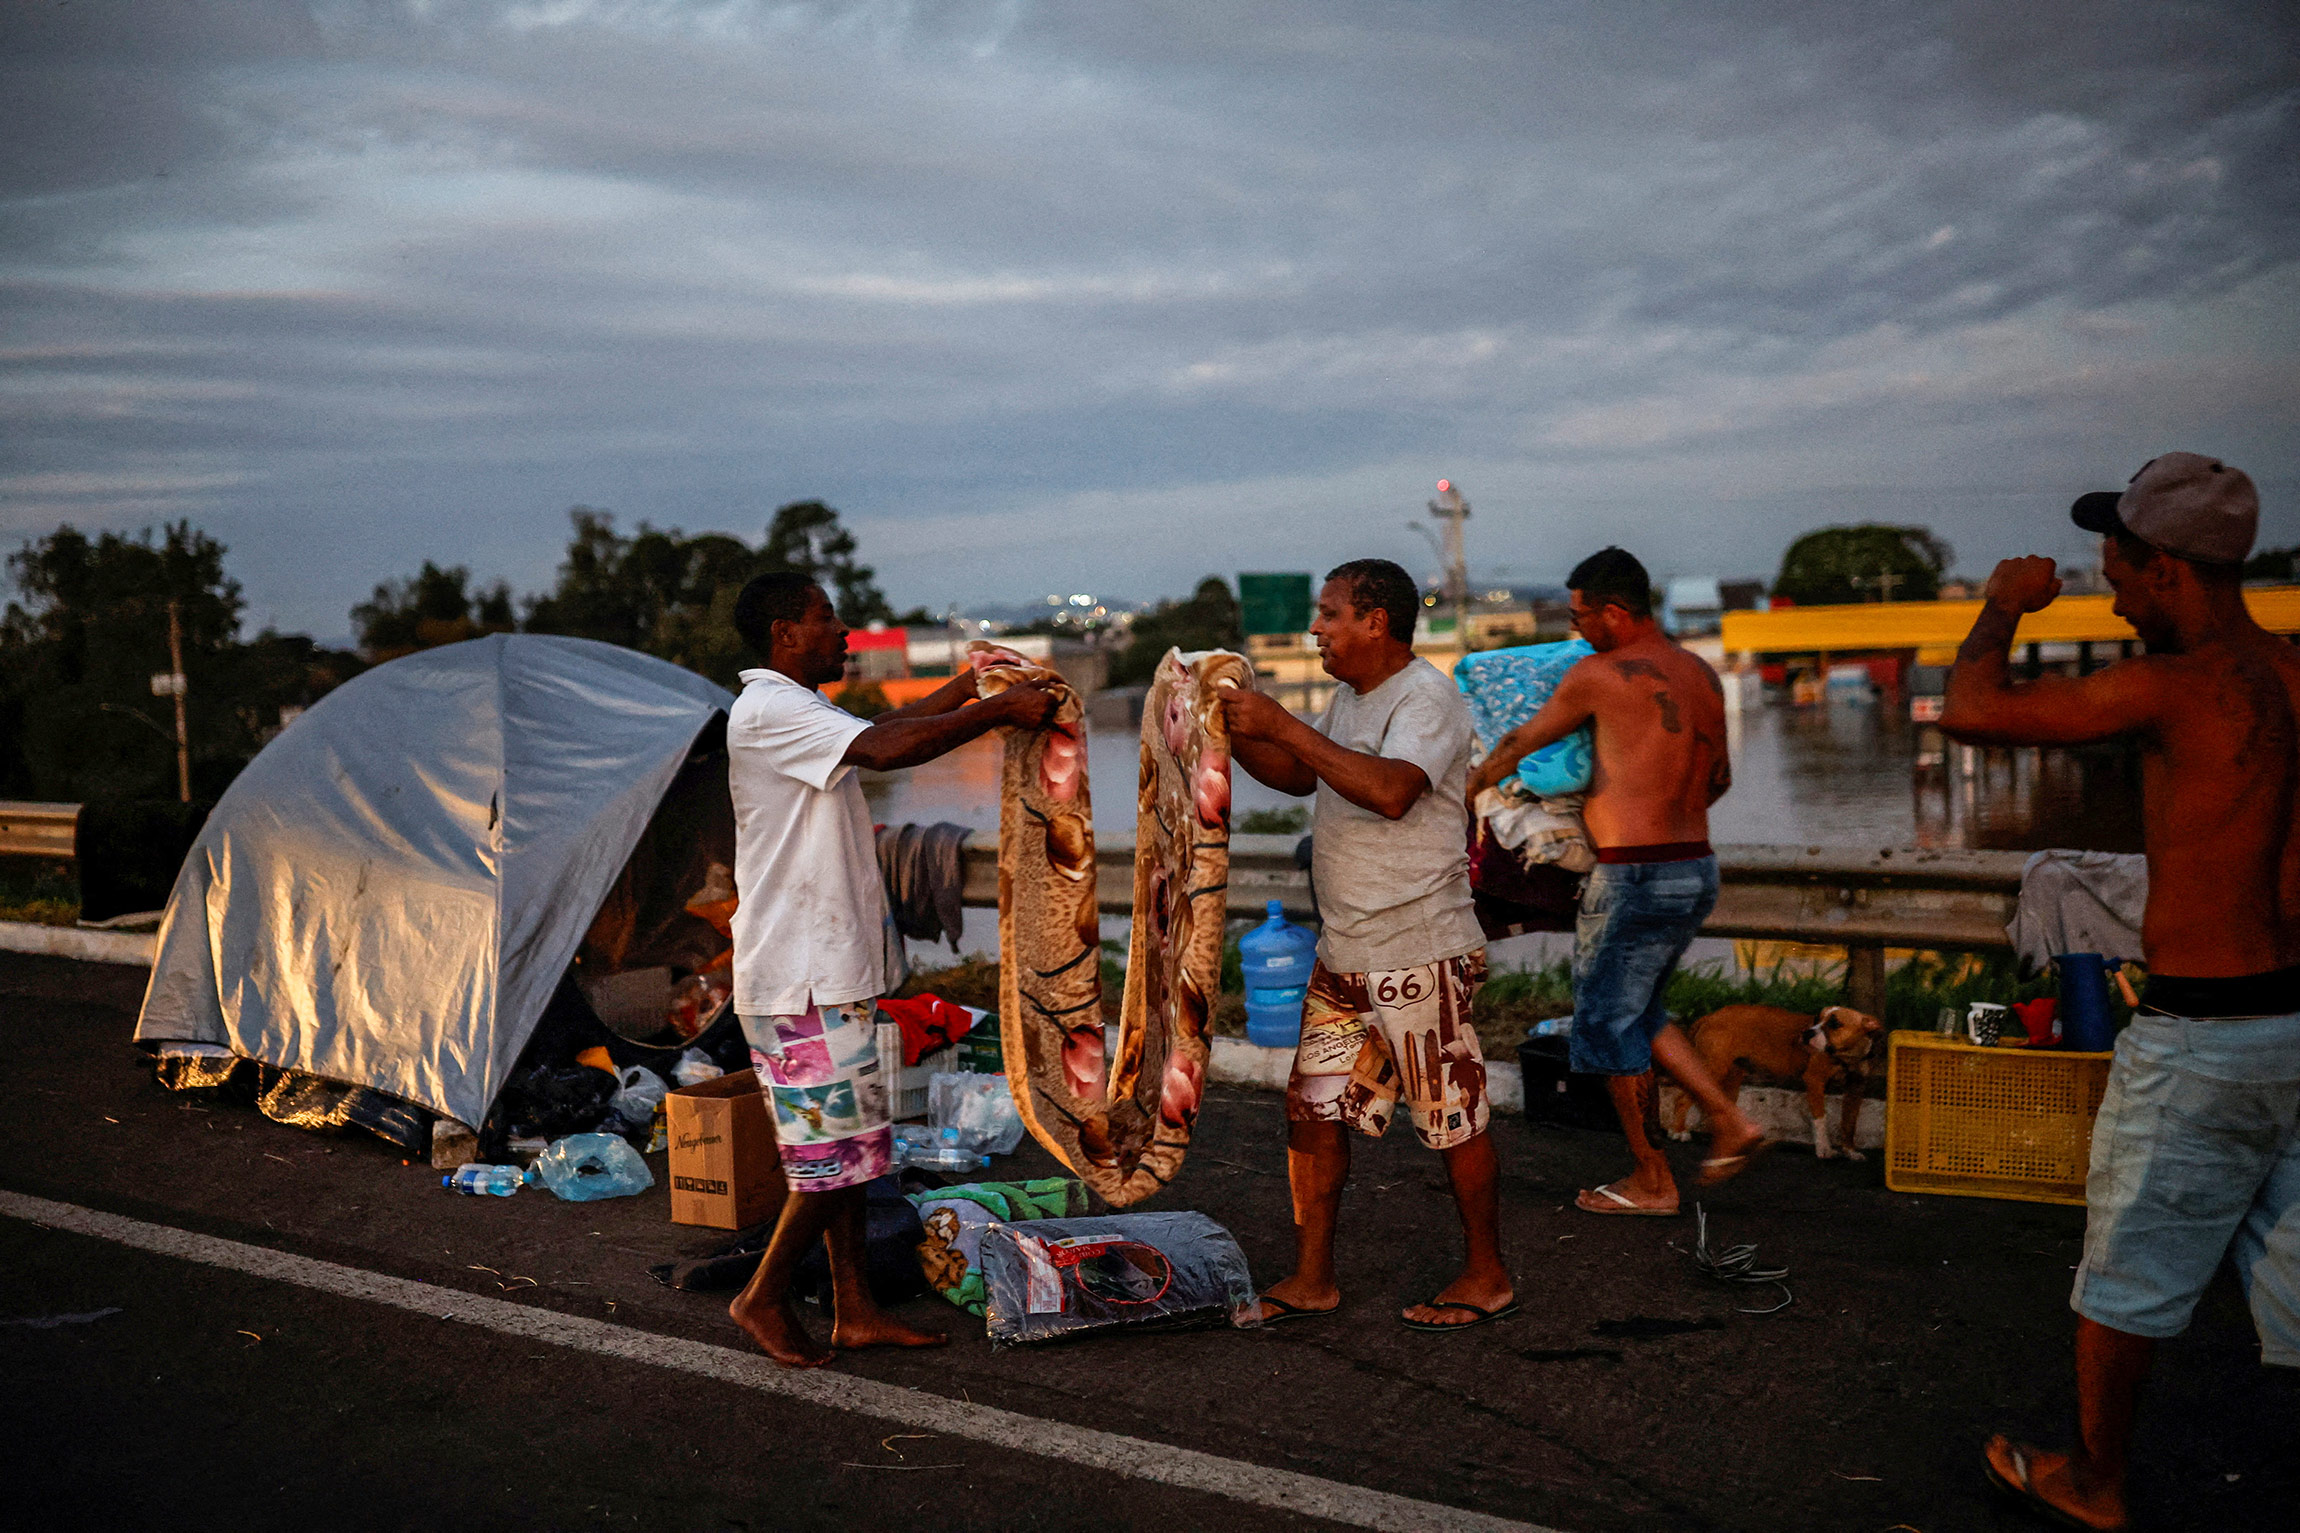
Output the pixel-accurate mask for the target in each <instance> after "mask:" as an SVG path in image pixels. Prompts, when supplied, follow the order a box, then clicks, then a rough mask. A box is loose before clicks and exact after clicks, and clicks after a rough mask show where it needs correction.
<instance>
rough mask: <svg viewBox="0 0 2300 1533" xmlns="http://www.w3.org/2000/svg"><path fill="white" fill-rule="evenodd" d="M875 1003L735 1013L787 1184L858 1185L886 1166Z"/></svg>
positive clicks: (888, 1141)
mask: <svg viewBox="0 0 2300 1533" xmlns="http://www.w3.org/2000/svg"><path fill="white" fill-rule="evenodd" d="M877 1005H878V1003H877V1002H876V1001H855V1002H852V1003H850V1004H848V1005H845V1006H816V1007H812V1008H810V1009H808V1010H806V1011H803V1012H800V1013H799V1014H798V1015H797V1016H791V1017H743V1016H738V1018H737V1020H738V1021H739V1022H741V1023H742V1027H743V1037H744V1039H745V1040H747V1041H748V1042H749V1044H750V1045H751V1068H752V1069H754V1070H756V1071H757V1072H758V1075H759V1089H760V1090H761V1091H763V1092H765V1093H766V1097H767V1103H768V1105H769V1106H770V1107H772V1108H773V1109H774V1114H775V1140H776V1142H777V1144H778V1146H779V1147H780V1149H781V1151H782V1159H783V1179H784V1180H785V1181H787V1182H789V1183H790V1188H791V1191H793V1192H832V1191H835V1190H837V1189H838V1188H841V1187H859V1186H861V1185H863V1184H864V1183H866V1182H869V1181H872V1180H874V1179H875V1178H878V1177H881V1176H884V1175H886V1173H887V1172H888V1171H889V1170H890V1169H892V1166H893V1160H894V1138H893V1134H892V1133H891V1131H890V1130H889V1129H888V1127H887V1122H888V1120H887V1102H886V1085H885V1082H884V1081H882V1080H881V1079H880V1078H879V1069H878V1027H877V1024H876V1021H875V1012H876V1009H877Z"/></svg>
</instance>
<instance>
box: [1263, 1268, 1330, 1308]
mask: <svg viewBox="0 0 2300 1533" xmlns="http://www.w3.org/2000/svg"><path fill="white" fill-rule="evenodd" d="M1262 1297H1263V1298H1264V1299H1276V1300H1278V1301H1279V1302H1280V1303H1283V1304H1290V1305H1292V1306H1293V1307H1294V1308H1295V1309H1297V1310H1300V1311H1302V1312H1303V1313H1304V1314H1312V1315H1314V1314H1320V1313H1323V1312H1324V1311H1326V1310H1329V1309H1332V1308H1333V1307H1334V1306H1336V1305H1337V1304H1340V1303H1341V1302H1342V1291H1341V1290H1340V1289H1339V1288H1337V1287H1335V1286H1334V1285H1333V1284H1331V1283H1328V1284H1327V1285H1326V1286H1325V1287H1323V1288H1320V1287H1318V1286H1317V1285H1315V1284H1313V1283H1307V1282H1304V1281H1303V1280H1302V1275H1301V1274H1300V1273H1298V1272H1297V1273H1295V1274H1294V1275H1293V1276H1292V1277H1290V1278H1287V1279H1286V1280H1285V1281H1284V1282H1281V1283H1272V1284H1271V1285H1270V1286H1269V1287H1267V1288H1265V1289H1263V1290H1262ZM1278 1315H1279V1311H1277V1310H1274V1309H1272V1308H1270V1306H1269V1305H1268V1304H1264V1305H1263V1306H1262V1318H1263V1319H1264V1320H1275V1319H1277V1318H1278Z"/></svg>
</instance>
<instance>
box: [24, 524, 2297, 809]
mask: <svg viewBox="0 0 2300 1533" xmlns="http://www.w3.org/2000/svg"><path fill="white" fill-rule="evenodd" d="M569 521H570V524H571V534H570V536H569V539H568V542H567V547H566V552H565V556H564V557H563V558H562V560H561V561H560V564H559V567H558V569H557V571H556V572H555V577H554V580H553V583H552V586H551V588H550V589H549V590H547V591H543V592H538V593H533V594H530V595H528V596H526V597H524V598H519V597H515V596H514V595H513V593H512V591H511V589H510V587H509V586H508V584H506V583H505V582H503V581H500V580H498V581H496V582H494V583H492V584H487V585H475V584H474V583H473V580H472V577H471V572H470V570H469V569H468V568H467V567H466V566H463V565H449V566H442V565H439V564H436V563H433V562H431V561H426V562H425V563H424V564H423V566H422V568H421V569H420V570H418V571H417V572H416V573H415V574H414V575H412V576H408V577H405V578H402V579H395V580H387V581H384V582H382V583H380V584H378V585H377V586H376V587H375V589H374V592H373V594H372V595H370V597H369V598H368V599H367V600H366V601H363V602H360V603H359V604H358V605H356V606H354V607H353V608H352V609H351V621H352V626H353V631H354V633H355V634H356V636H357V639H356V643H357V650H356V652H355V651H352V650H341V649H331V648H328V647H326V646H323V645H320V644H318V643H315V642H314V641H313V640H312V639H310V638H308V637H306V636H303V635H300V634H282V633H277V632H274V631H272V630H270V629H266V630H265V631H263V632H262V633H259V634H257V635H255V636H254V637H253V638H242V637H241V635H240V616H241V612H242V610H243V607H244V603H243V602H242V600H241V595H240V586H239V582H237V581H236V580H234V579H232V578H231V576H230V575H229V573H228V572H227V571H226V569H225V566H224V556H225V553H226V550H225V548H224V546H223V545H222V544H221V543H219V542H217V541H216V540H215V539H214V538H212V537H210V536H208V535H207V534H206V533H204V532H202V531H199V530H198V529H196V528H194V527H193V526H192V525H191V524H190V523H189V522H178V523H174V524H171V525H169V526H166V527H164V528H162V529H160V530H159V531H158V533H157V534H155V533H154V532H153V531H152V530H150V529H147V530H146V531H144V532H143V533H141V534H139V535H137V536H134V537H129V536H125V535H122V534H119V533H112V532H106V533H101V534H97V535H95V536H92V537H91V536H90V535H88V534H86V533H83V532H80V531H79V530H77V529H75V528H70V527H63V528H59V529H57V531H56V532H54V533H53V534H50V535H49V536H47V537H45V538H40V539H36V540H33V541H30V542H27V543H26V544H24V545H23V547H22V548H21V549H19V550H18V551H17V552H16V553H14V554H12V555H10V556H9V557H8V559H7V572H8V575H9V577H10V579H11V581H12V583H13V585H14V587H15V597H14V599H12V600H11V601H10V602H9V603H8V605H7V607H6V608H5V610H4V611H0V798H29V799H55V800H63V801H71V802H85V801H93V800H97V799H102V798H137V797H152V798H168V797H173V796H174V791H175V783H174V763H175V746H174V719H173V709H172V705H171V704H170V702H169V701H168V700H167V699H165V698H162V697H157V696H155V695H153V693H152V691H151V684H150V679H151V677H152V676H154V675H155V674H162V673H165V672H167V671H168V670H169V668H170V660H169V654H168V605H169V603H170V602H171V601H172V602H174V603H175V604H176V607H177V614H178V620H179V623H180V626H181V632H182V640H183V652H184V671H185V674H186V676H187V678H188V683H189V692H190V696H191V698H192V700H193V704H192V707H191V708H190V710H189V731H190V736H191V756H192V778H193V796H194V797H195V798H196V799H201V800H212V799H213V798H214V797H215V795H217V794H218V793H220V792H222V790H223V788H224V786H225V785H226V784H227V783H229V781H230V780H231V778H232V776H233V775H234V774H235V773H237V771H238V770H239V768H240V767H241V766H242V765H244V764H245V763H246V762H247V761H248V760H249V759H250V758H251V757H252V756H253V755H254V754H255V752H256V751H257V750H259V749H260V748H261V747H262V745H263V743H264V741H265V740H267V739H268V738H270V736H271V735H272V734H273V733H275V732H277V730H278V729H279V728H280V726H281V723H282V720H283V718H284V717H286V716H288V711H289V710H293V709H297V708H302V707H308V706H309V705H310V704H312V703H314V702H316V701H318V699H319V698H320V697H321V696H322V695H324V694H325V693H326V692H327V691H328V690H330V689H331V688H333V687H335V686H338V685H340V684H341V683H343V682H344V681H346V680H348V679H350V678H351V677H352V676H354V675H357V674H358V673H359V672H360V671H362V670H364V669H366V668H367V667H368V666H370V665H374V664H379V663H382V662H384V661H387V660H391V659H395V658H397V657H399V656H401V655H405V654H410V653H413V652H414V651H416V650H418V649H424V648H429V647H431V646H434V645H440V644H452V643H456V642H459V641H461V640H465V639H471V638H476V637H479V636H481V635H484V634H489V633H505V632H512V631H525V632H528V633H548V634H565V635H571V636H574V637H579V638H588V639H598V640H603V641H604V642H607V643H610V644H620V645H624V646H627V647H629V648H632V649H637V650H641V651H644V652H645V653H647V654H651V655H655V656H657V657H659V658H661V659H664V660H668V661H671V662H672V663H673V664H676V665H682V666H685V667H687V668H689V669H690V670H694V671H697V672H699V673H701V674H702V675H705V676H708V677H710V678H711V679H712V680H713V681H716V682H718V683H719V684H721V685H722V686H726V687H729V688H730V689H731V688H732V687H734V686H735V685H736V683H737V681H738V679H739V678H738V676H737V673H738V672H739V671H740V670H741V669H742V667H743V666H744V665H745V664H746V663H748V661H749V658H750V657H748V656H747V655H746V654H745V651H744V646H743V643H742V640H741V638H740V636H739V635H737V634H736V633H735V631H734V623H733V613H734V601H735V596H736V594H737V593H738V592H739V591H741V589H742V587H743V584H744V582H746V581H748V580H749V579H750V578H751V577H752V576H754V575H757V574H761V573H764V572H768V571H774V570H799V571H803V572H805V573H807V574H809V575H811V576H813V577H814V578H815V579H817V580H818V581H820V582H821V583H822V584H823V586H824V587H825V588H826V589H827V590H829V591H830V592H831V593H832V596H833V600H834V602H835V604H836V606H837V608H838V611H839V615H840V617H842V618H843V619H845V620H846V621H847V622H848V623H850V624H853V625H856V626H858V627H859V626H862V625H864V624H868V623H871V622H874V621H882V622H888V623H894V624H903V625H930V624H934V623H938V622H939V621H940V619H939V618H938V617H937V616H936V615H935V614H932V613H929V612H927V611H925V610H923V609H914V610H912V611H910V612H905V613H900V614H898V613H896V612H895V611H894V610H893V609H892V607H891V605H890V604H889V603H888V601H887V599H886V595H885V593H884V592H883V591H882V590H881V589H880V588H879V585H878V579H877V573H876V571H875V570H874V569H873V568H872V567H871V566H869V565H867V564H864V563H862V562H861V560H860V557H859V553H860V551H859V549H858V547H857V544H856V541H855V538H854V535H853V533H852V532H850V531H849V530H848V529H847V528H845V527H844V526H843V525H841V523H840V520H839V514H838V512H837V511H835V510H834V509H832V508H831V507H830V506H828V505H825V504H824V503H823V502H821V501H819V500H803V501H793V502H791V503H789V504H787V505H784V506H781V507H779V508H778V509H777V510H776V511H775V513H774V515H773V517H772V518H771V519H770V520H769V522H768V524H767V527H766V529H765V537H764V538H763V540H762V541H761V543H760V544H759V545H758V546H757V547H753V546H752V545H750V544H749V543H747V542H745V541H744V540H742V539H740V538H737V537H734V536H731V535H729V534H726V533H721V532H704V533H697V534H694V535H689V534H687V533H684V532H682V531H680V530H679V529H678V528H675V527H674V528H658V527H654V526H651V525H649V524H648V523H645V522H641V523H640V524H639V525H638V527H637V528H636V529H635V530H633V531H631V532H628V533H626V532H623V531H620V530H618V529H617V527H616V525H615V518H614V517H613V515H611V514H610V513H608V512H606V511H602V510H598V509H595V508H592V507H588V506H577V507H575V508H573V509H572V510H571V511H570V512H569ZM2296 554H2300V550H2293V549H2268V550H2263V551H2262V552H2261V553H2259V554H2256V555H2255V556H2254V557H2253V559H2252V561H2251V563H2250V564H2248V565H2247V566H2246V570H2245V574H2246V576H2247V577H2248V578H2252V579H2283V580H2290V579H2292V578H2293V576H2294V573H2295V567H2294V566H2295V556H2296ZM1953 557H1954V556H1953V553H1952V551H1951V550H1950V548H1949V546H1948V545H1947V544H1946V543H1944V542H1942V541H1941V540H1940V539H1939V538H1937V537H1935V536H1934V535H1933V534H1932V533H1931V531H1930V530H1928V529H1926V528H1924V527H1913V526H1896V525H1887V524H1875V523H1871V524H1862V525H1857V526H1848V527H1833V528H1824V529H1821V530H1820V531H1817V532H1813V533H1808V534H1806V535H1805V536H1803V537H1800V538H1798V539H1797V540H1795V541H1794V542H1793V543H1791V544H1790V546H1789V548H1788V550H1787V551H1786V553H1785V554H1784V555H1783V557H1782V561H1781V568H1780V573H1779V575H1778V576H1777V577H1776V579H1775V581H1774V585H1773V591H1774V594H1775V595H1778V596H1782V597H1786V598H1789V599H1790V600H1793V601H1796V602H1798V603H1800V604H1805V605H1811V604H1815V603H1822V602H1859V601H1875V600H1879V599H1881V598H1883V597H1886V596H1889V597H1890V598H1891V599H1892V600H1895V601H1921V600H1929V599H1931V598H1932V597H1934V596H1936V595H1937V594H1938V592H1939V589H1940V586H1941V582H1942V580H1943V578H1944V576H1945V574H1946V572H1947V570H1948V568H1949V565H1950V562H1951V560H1952V558H1953ZM1131 632H1132V639H1131V642H1130V643H1129V644H1128V645H1127V646H1126V647H1125V648H1123V649H1121V650H1120V651H1119V652H1118V653H1117V654H1116V655H1114V656H1113V657H1112V665H1111V672H1110V675H1111V680H1112V681H1113V682H1114V683H1117V684H1120V685H1125V684H1131V683H1139V682H1143V681H1147V680H1148V679H1149V677H1150V673H1151V671H1152V670H1153V669H1154V668H1155V666H1156V665H1157V662H1158V659H1159V657H1160V656H1162V655H1164V654H1165V652H1166V650H1167V649H1168V648H1169V647H1179V648H1181V649H1184V650H1192V649H1211V648H1221V647H1231V648H1234V647H1237V646H1238V645H1239V644H1240V643H1241V642H1242V639H1241V635H1240V622H1239V610H1238V603H1237V600H1236V598H1235V596H1234V595H1233V594H1232V592H1231V589H1230V586H1229V585H1228V583H1227V582H1225V581H1223V580H1222V579H1221V578H1219V577H1217V576H1212V575H1209V576H1207V577H1206V578H1205V579H1203V580H1201V581H1200V582H1199V583H1198V585H1197V587H1196V589H1195V590H1193V591H1192V592H1191V594H1190V595H1189V596H1188V597H1185V598H1181V599H1178V600H1169V601H1163V602H1160V603H1158V604H1157V605H1156V606H1155V607H1153V608H1151V609H1150V610H1148V611H1145V612H1143V613H1141V614H1139V615H1138V616H1137V617H1136V618H1135V620H1134V623H1133V627H1132V631H1131Z"/></svg>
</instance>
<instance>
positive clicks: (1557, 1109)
mask: <svg viewBox="0 0 2300 1533" xmlns="http://www.w3.org/2000/svg"><path fill="white" fill-rule="evenodd" d="M1572 1046H1573V1045H1572V1040H1570V1039H1567V1038H1559V1037H1549V1038H1528V1039H1526V1040H1525V1042H1523V1043H1521V1044H1519V1045H1518V1046H1517V1067H1518V1069H1519V1070H1520V1071H1522V1072H1523V1073H1524V1076H1525V1116H1526V1119H1527V1121H1528V1122H1532V1123H1558V1124H1563V1125H1564V1126H1566V1127H1567V1128H1595V1129H1611V1130H1613V1131H1615V1132H1619V1131H1620V1128H1621V1119H1620V1117H1619V1116H1618V1115H1617V1114H1616V1113H1615V1112H1614V1110H1613V1098H1612V1097H1611V1096H1610V1095H1609V1094H1608V1093H1607V1091H1606V1089H1605V1077H1604V1076H1602V1075H1580V1074H1576V1073H1575V1072H1574V1070H1573V1068H1572V1066H1571V1065H1570V1064H1569V1063H1568V1058H1569V1056H1570V1053H1571V1050H1572Z"/></svg>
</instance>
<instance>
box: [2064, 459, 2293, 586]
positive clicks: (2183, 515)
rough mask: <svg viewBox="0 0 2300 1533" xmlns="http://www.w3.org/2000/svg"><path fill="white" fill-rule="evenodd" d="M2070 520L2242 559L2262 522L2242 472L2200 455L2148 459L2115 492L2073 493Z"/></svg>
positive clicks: (2211, 556)
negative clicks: (2130, 478)
mask: <svg viewBox="0 0 2300 1533" xmlns="http://www.w3.org/2000/svg"><path fill="white" fill-rule="evenodd" d="M2068 515H2069V519H2070V520H2071V521H2073V522H2075V523H2076V524H2077V525H2078V526H2079V527H2082V528H2083V529H2084V530H2085V531H2087V532H2098V533H2103V534H2105V533H2111V532H2114V531H2116V530H2117V529H2118V528H2119V527H2121V528H2123V529H2124V530H2125V531H2126V532H2129V533H2131V534H2132V535H2133V536H2134V537H2136V538H2138V539H2140V541H2142V542H2143V543H2146V544H2147V545H2149V547H2151V548H2160V549H2162V550H2164V552H2166V553H2168V554H2177V555H2179V556H2180V557H2181V558H2183V559H2194V560H2197V561H2198V562H2200V563H2203V564H2242V563H2243V562H2244V558H2245V555H2247V554H2249V553H2251V552H2252V539H2253V536H2254V534H2255V533H2257V532H2258V531H2259V528H2260V492H2259V491H2258V490H2256V489H2254V488H2253V487H2252V480H2251V478H2250V476H2249V475H2247V474H2246V473H2245V472H2244V470H2242V469H2240V468H2230V467H2229V466H2228V465H2227V464H2225V463H2223V462H2221V461H2220V460H2219V459H2218V458H2207V457H2205V456H2204V455H2203V454H2201V453H2193V452H2168V453H2166V454H2164V456H2162V457H2160V458H2151V459H2149V460H2148V461H2147V462H2146V463H2143V464H2142V465H2141V466H2140V472H2139V473H2137V474H2135V475H2133V476H2132V482H2131V483H2130V484H2128V485H2126V486H2125V487H2124V492H2123V493H2122V494H2118V493H2117V492H2115V491H2113V490H2095V491H2094V492H2093V493H2092V494H2090V495H2079V496H2078V497H2077V498H2076V504H2075V505H2072V506H2070V507H2069V508H2068Z"/></svg>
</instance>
